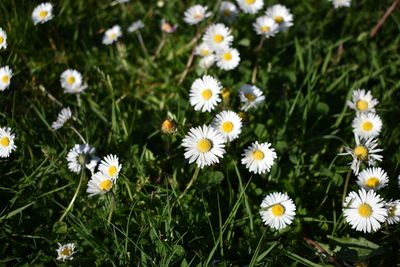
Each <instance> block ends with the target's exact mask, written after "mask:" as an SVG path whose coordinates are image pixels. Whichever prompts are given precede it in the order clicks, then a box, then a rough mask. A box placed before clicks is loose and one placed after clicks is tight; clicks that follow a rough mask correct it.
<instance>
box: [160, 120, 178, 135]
mask: <svg viewBox="0 0 400 267" xmlns="http://www.w3.org/2000/svg"><path fill="white" fill-rule="evenodd" d="M161 131H162V132H163V133H173V132H174V131H175V123H173V122H172V121H170V120H165V121H163V123H162V125H161Z"/></svg>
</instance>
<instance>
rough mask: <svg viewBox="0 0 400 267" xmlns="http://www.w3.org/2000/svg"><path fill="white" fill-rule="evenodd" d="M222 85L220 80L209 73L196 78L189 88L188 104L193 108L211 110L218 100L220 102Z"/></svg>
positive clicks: (204, 110) (203, 110)
mask: <svg viewBox="0 0 400 267" xmlns="http://www.w3.org/2000/svg"><path fill="white" fill-rule="evenodd" d="M221 89H222V86H221V84H220V82H219V81H218V80H217V79H215V78H214V77H211V76H209V75H204V76H203V77H202V78H198V79H196V80H195V81H194V82H193V84H192V87H191V88H190V95H189V97H190V105H192V106H193V107H194V110H196V111H197V110H201V111H202V112H206V111H208V112H209V111H211V110H213V109H214V108H215V106H216V105H217V103H218V102H221V98H220V96H219V94H220V92H221Z"/></svg>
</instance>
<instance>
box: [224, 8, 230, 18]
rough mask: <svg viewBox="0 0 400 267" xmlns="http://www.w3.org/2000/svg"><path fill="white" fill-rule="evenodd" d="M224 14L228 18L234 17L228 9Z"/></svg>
mask: <svg viewBox="0 0 400 267" xmlns="http://www.w3.org/2000/svg"><path fill="white" fill-rule="evenodd" d="M222 13H223V14H224V15H225V16H227V17H230V16H232V12H230V11H229V10H226V9H225V10H224V11H223V12H222Z"/></svg>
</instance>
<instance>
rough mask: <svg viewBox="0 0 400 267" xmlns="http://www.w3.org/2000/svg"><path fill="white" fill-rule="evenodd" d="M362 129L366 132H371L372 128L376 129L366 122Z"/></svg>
mask: <svg viewBox="0 0 400 267" xmlns="http://www.w3.org/2000/svg"><path fill="white" fill-rule="evenodd" d="M361 127H362V128H363V130H364V131H371V129H372V127H374V125H373V124H372V123H371V122H369V121H366V122H364V123H363V124H362V126H361Z"/></svg>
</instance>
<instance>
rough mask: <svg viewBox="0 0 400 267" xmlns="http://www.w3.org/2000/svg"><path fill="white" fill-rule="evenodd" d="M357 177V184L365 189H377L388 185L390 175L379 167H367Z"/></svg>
mask: <svg viewBox="0 0 400 267" xmlns="http://www.w3.org/2000/svg"><path fill="white" fill-rule="evenodd" d="M357 178H358V179H357V184H358V185H359V186H360V187H361V188H364V189H365V190H370V189H372V190H375V191H376V190H379V189H381V188H383V187H385V186H387V184H388V182H389V178H388V175H387V174H386V172H385V171H384V170H383V169H382V168H379V167H374V168H367V169H365V170H363V171H362V172H360V173H359V174H358V177H357Z"/></svg>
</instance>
